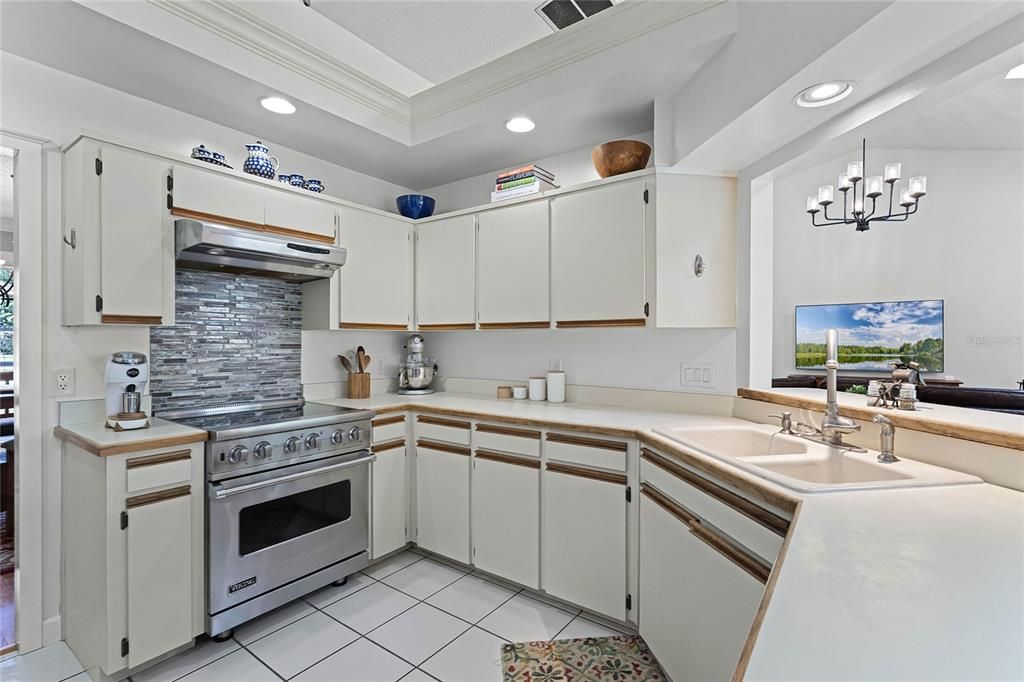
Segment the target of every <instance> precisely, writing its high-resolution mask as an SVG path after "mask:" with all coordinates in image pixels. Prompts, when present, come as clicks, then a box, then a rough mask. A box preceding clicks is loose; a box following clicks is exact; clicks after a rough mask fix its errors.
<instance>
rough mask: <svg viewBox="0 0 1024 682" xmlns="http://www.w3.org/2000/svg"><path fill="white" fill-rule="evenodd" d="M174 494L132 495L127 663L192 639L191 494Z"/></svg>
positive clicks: (185, 490)
mask: <svg viewBox="0 0 1024 682" xmlns="http://www.w3.org/2000/svg"><path fill="white" fill-rule="evenodd" d="M175 493H177V495H176V496H169V497H164V498H163V499H159V500H157V501H152V502H147V501H143V500H144V498H150V499H151V498H153V497H156V496H158V495H160V494H161V493H153V494H150V495H140V496H138V497H136V498H128V528H127V531H126V533H127V562H128V570H127V573H128V586H127V587H128V594H127V600H128V643H129V650H128V667H133V666H136V665H138V664H140V663H144V662H146V661H149V660H151V659H153V658H155V657H156V656H159V655H161V654H165V653H167V652H168V651H171V650H172V649H175V648H177V647H179V646H181V645H183V644H186V643H188V642H191V641H192V549H193V547H192V496H191V495H190V494H189V487H188V486H184V487H182V488H180V489H171V490H168V491H166V494H167V495H174V494H175ZM133 500H135V501H142V503H141V504H138V506H133Z"/></svg>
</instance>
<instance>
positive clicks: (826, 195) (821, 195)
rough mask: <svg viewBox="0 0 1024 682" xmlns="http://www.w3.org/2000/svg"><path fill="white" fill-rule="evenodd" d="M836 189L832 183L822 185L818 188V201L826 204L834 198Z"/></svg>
mask: <svg viewBox="0 0 1024 682" xmlns="http://www.w3.org/2000/svg"><path fill="white" fill-rule="evenodd" d="M835 196H836V191H835V187H833V186H832V185H822V186H821V187H819V188H818V203H819V204H821V205H822V206H828V205H829V204H831V203H832V202H833V201H834V200H835Z"/></svg>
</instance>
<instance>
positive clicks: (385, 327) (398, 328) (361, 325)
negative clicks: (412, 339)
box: [338, 322, 409, 332]
mask: <svg viewBox="0 0 1024 682" xmlns="http://www.w3.org/2000/svg"><path fill="white" fill-rule="evenodd" d="M338 329H369V330H377V331H384V332H392V331H393V332H405V331H409V325H407V324H378V323H377V322H339V323H338Z"/></svg>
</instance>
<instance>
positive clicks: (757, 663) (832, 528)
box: [318, 389, 1024, 680]
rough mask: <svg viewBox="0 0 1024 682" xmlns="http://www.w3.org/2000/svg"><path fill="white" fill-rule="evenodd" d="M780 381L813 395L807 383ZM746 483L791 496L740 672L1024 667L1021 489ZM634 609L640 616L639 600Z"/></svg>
mask: <svg viewBox="0 0 1024 682" xmlns="http://www.w3.org/2000/svg"><path fill="white" fill-rule="evenodd" d="M791 391H802V392H803V393H804V395H803V396H802V397H823V394H822V392H821V391H817V392H815V391H814V390H812V389H787V390H786V392H787V393H788V392H791ZM840 400H843V401H848V400H853V401H857V402H859V404H863V396H856V395H852V394H851V395H841V396H840ZM318 402H327V403H330V404H334V405H344V406H347V407H367V408H370V409H389V408H390V409H394V408H395V407H397V406H402V405H415V406H417V407H419V406H422V409H430V408H436V409H439V410H445V409H449V410H462V411H467V412H476V413H483V414H489V415H494V416H502V417H512V418H518V419H537V420H539V421H544V422H565V423H571V424H574V425H578V424H585V425H594V426H598V427H603V428H614V429H622V430H624V431H633V432H637V433H638V434H640V433H649V432H651V430H652V429H654V428H658V427H672V426H685V425H706V424H711V423H719V424H721V423H745V422H741V421H740V420H736V419H732V418H725V417H714V416H706V415H698V414H671V413H661V412H647V411H640V410H632V409H629V408H622V407H611V406H599V405H584V404H576V403H563V404H550V403H532V402H530V401H513V400H497V399H493V398H489V397H485V396H479V395H465V394H450V393H448V394H446V393H435V394H433V395H429V396H415V397H414V396H400V395H394V394H384V395H377V396H373V397H371V398H369V399H366V400H347V399H336V400H325V401H318ZM935 407H939V406H935ZM949 409H950V410H958V408H949ZM958 411H963V410H958ZM969 412H975V411H974V410H969ZM938 413H939V414H945V411H944V410H942V411H938ZM1007 416H1011V417H1012V415H998V414H992V415H989V414H988V413H983V414H982V415H979V416H978V419H979V421H981V422H983V423H986V424H988V425H992V424H1005V423H1006V422H1005V421H1004V419H1003V417H1007ZM964 447H970V444H967V443H965V445H964ZM688 456H690V457H693V458H696V459H703V460H706V461H713V462H714V463H715V464H717V465H720V466H729V465H728V464H727V463H724V462H722V461H720V460H717V459H715V460H711V459H710V458H707V457H704V456H701V455H699V454H697V453H689V454H688ZM732 468H733V469H735V471H736V473H737V474H740V475H743V476H745V477H748V478H749V474H747V472H744V471H741V470H739V469H736V468H735V467H732ZM758 484H759V485H762V486H763V487H765V488H767V489H772V490H775V491H781V492H783V493H784V494H786V495H788V496H790V497H794V498H799V499H801V506H800V509H799V512H798V518H797V521H796V524H795V525H794V526H793V528H792V530H791V539H790V541H789V546H788V549H787V551H786V554H785V556H784V557H783V562H782V564H781V567H780V570H779V575H778V580H777V582H776V584H775V588H774V592H773V593H772V597H771V601H770V602H769V604H768V607H767V609H766V611H765V615H764V620H763V622H762V625H761V628H760V631H759V633H758V637H757V639H756V641H755V644H754V649H753V652H752V655H751V658H750V661H749V664H748V667H747V675H746V678H747V679H772V680H797V679H804V680H825V679H829V680H832V679H844V680H853V679H857V680H883V679H884V680H907V679H918V680H922V679H928V680H932V679H959V680H966V679H993V678H1001V679H1022V678H1024V494H1022V493H1019V492H1016V491H1013V490H1009V489H1007V488H1001V487H998V486H993V485H988V484H976V485H961V486H948V487H929V488H904V489H896V490H883V491H877V490H876V491H851V492H841V493H817V494H809V495H803V496H801V495H800V494H799V493H796V492H793V491H790V490H788V489H782V488H779V487H777V486H774V485H773V484H771V483H770V482H768V481H765V480H758ZM640 608H641V618H642V617H643V616H642V610H643V605H642V599H641V607H640Z"/></svg>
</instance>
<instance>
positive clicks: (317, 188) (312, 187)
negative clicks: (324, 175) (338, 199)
mask: <svg viewBox="0 0 1024 682" xmlns="http://www.w3.org/2000/svg"><path fill="white" fill-rule="evenodd" d="M303 187H305V188H306V189H308V190H309V191H310V192H323V191H324V183H322V182H320V181H319V180H314V179H312V178H310V179H309V180H306V184H305V185H303Z"/></svg>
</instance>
